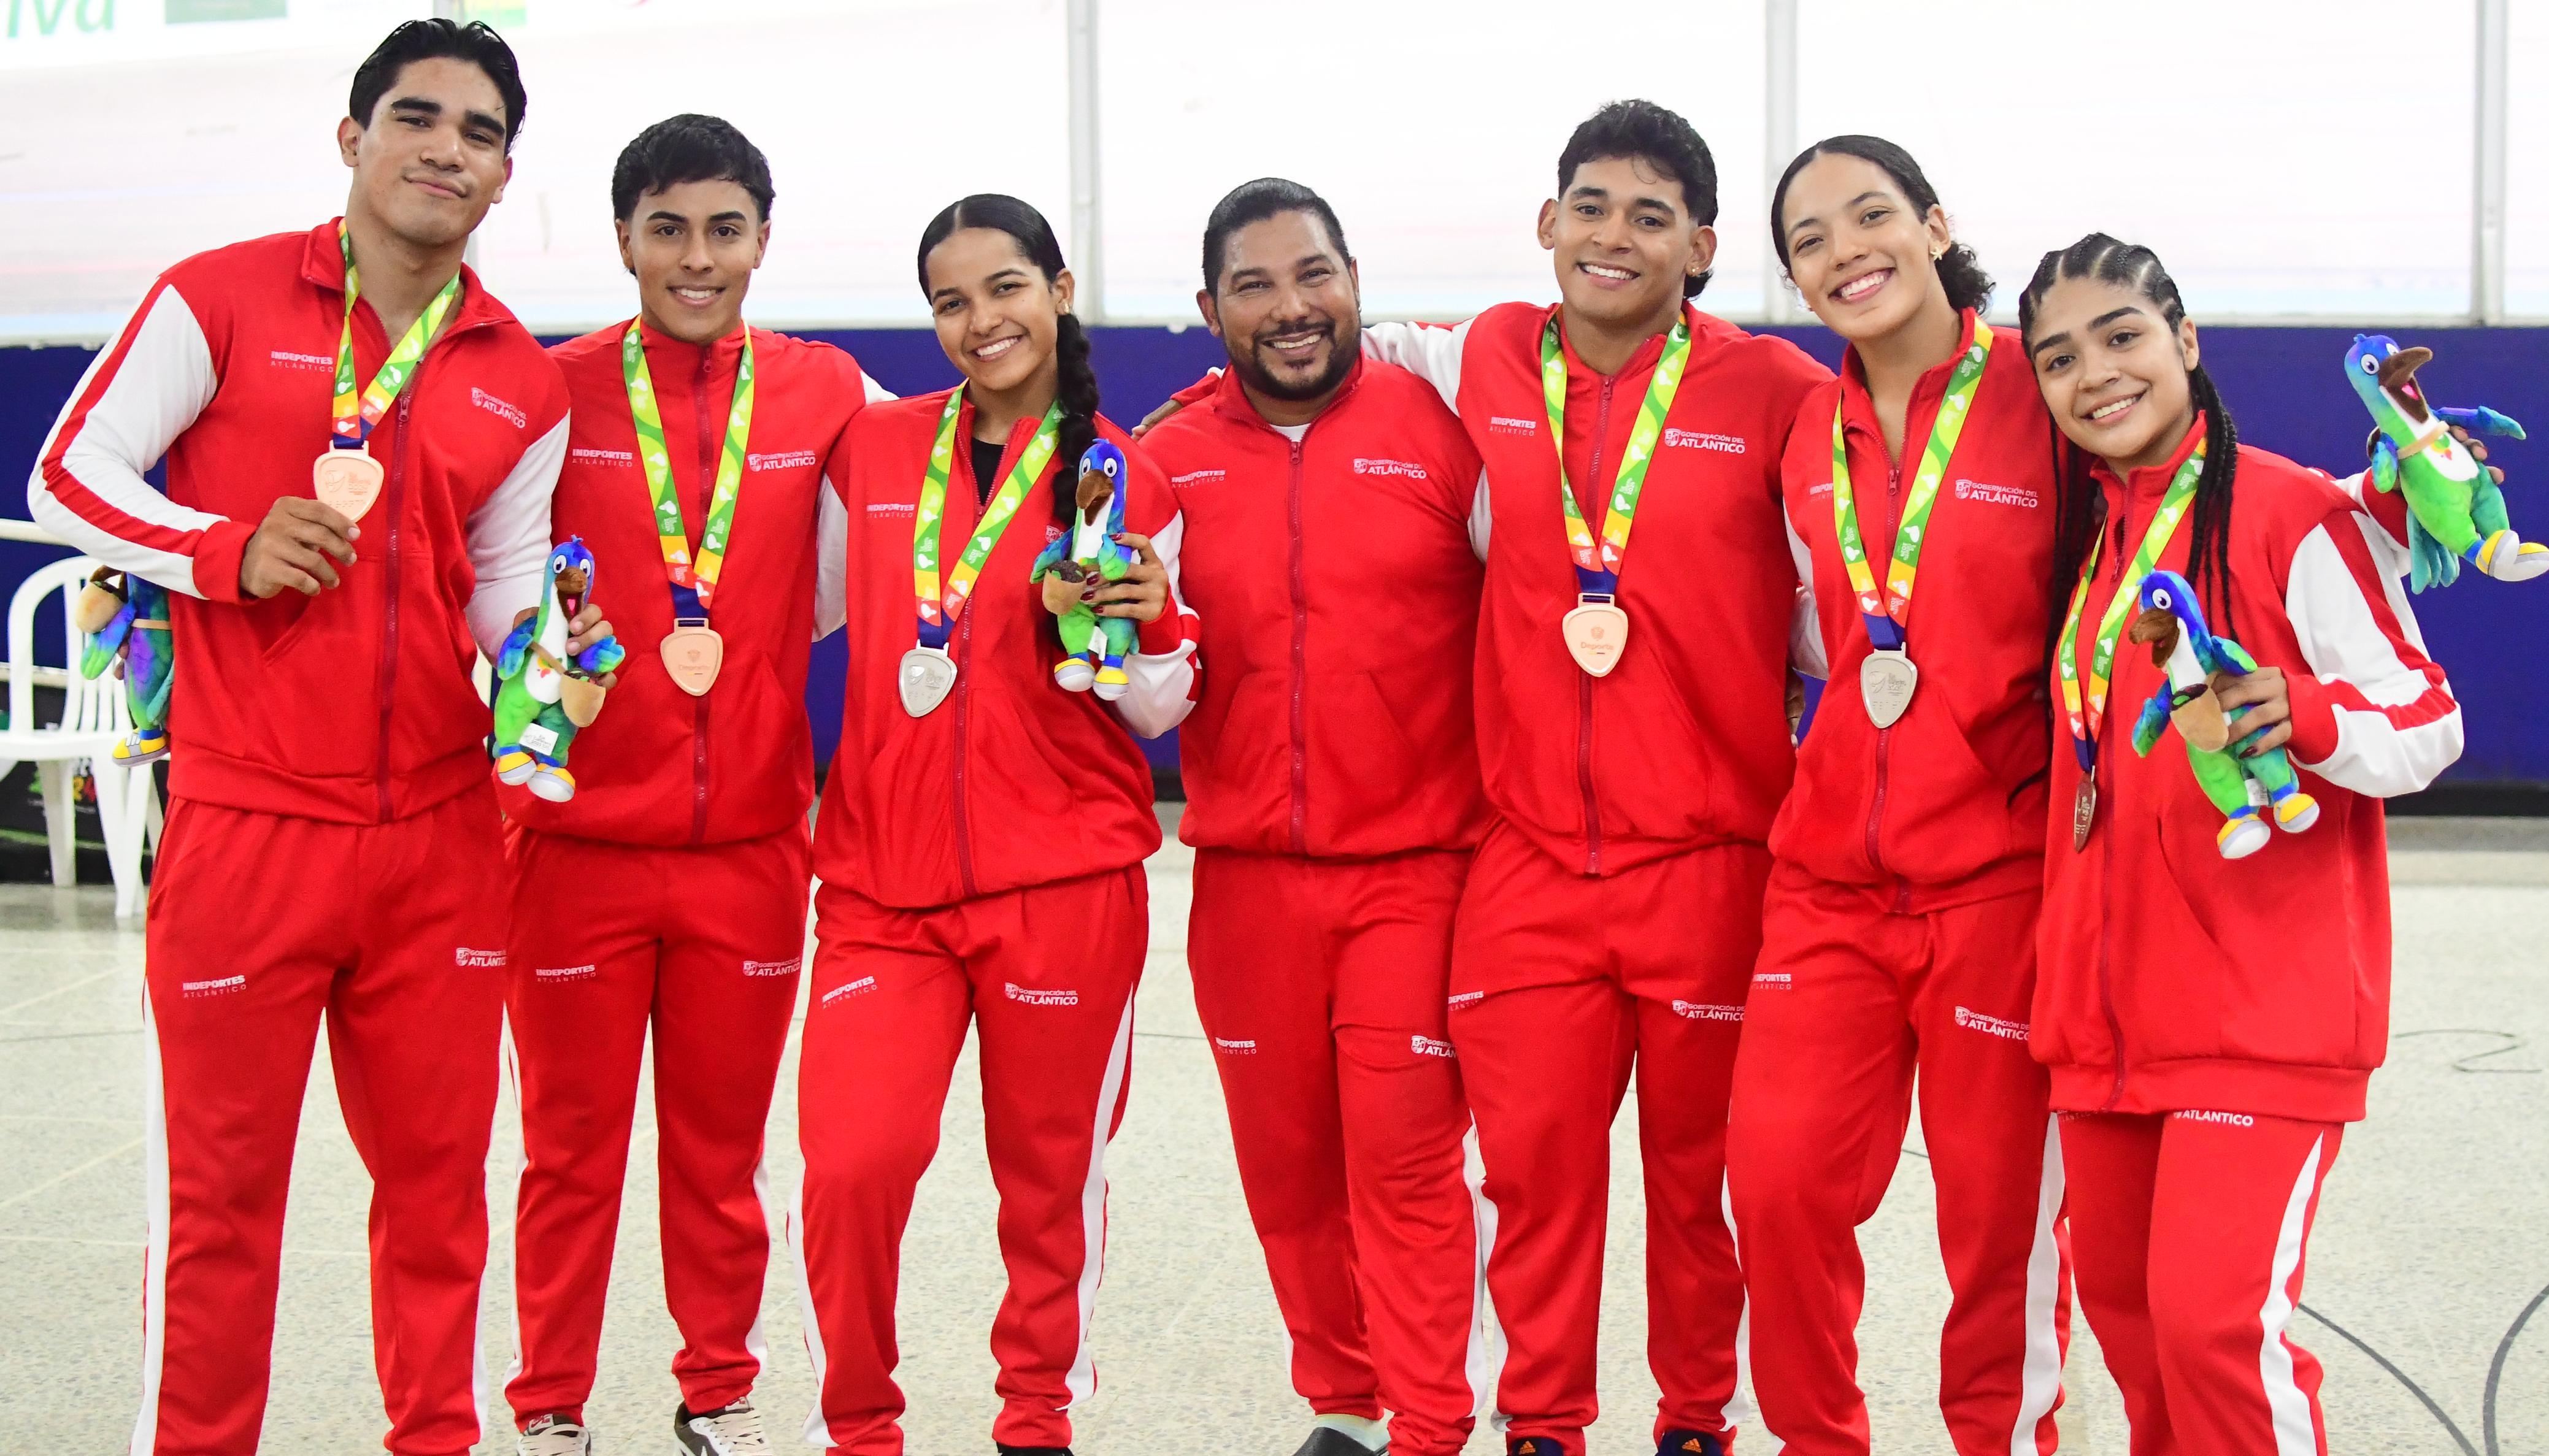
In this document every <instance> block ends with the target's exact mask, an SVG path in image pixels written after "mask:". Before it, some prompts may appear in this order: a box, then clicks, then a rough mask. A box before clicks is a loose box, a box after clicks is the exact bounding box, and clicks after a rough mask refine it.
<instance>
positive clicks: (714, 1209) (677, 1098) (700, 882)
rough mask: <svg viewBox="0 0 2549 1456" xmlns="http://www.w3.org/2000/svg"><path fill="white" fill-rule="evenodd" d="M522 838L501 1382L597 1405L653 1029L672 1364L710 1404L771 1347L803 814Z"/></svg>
mask: <svg viewBox="0 0 2549 1456" xmlns="http://www.w3.org/2000/svg"><path fill="white" fill-rule="evenodd" d="M507 851H508V856H509V858H510V860H511V862H512V867H513V871H514V897H513V905H514V929H513V937H512V941H511V944H510V945H509V947H508V958H509V963H510V968H511V973H512V977H513V984H512V989H511V991H510V992H509V993H508V995H507V998H506V1010H507V1012H508V1013H509V1014H510V1015H511V1017H512V1019H513V1030H514V1057H515V1064H516V1066H517V1068H518V1081H519V1089H520V1097H521V1108H522V1152H523V1165H522V1172H521V1183H520V1186H519V1190H518V1192H517V1195H516V1206H517V1208H518V1210H519V1214H518V1217H517V1219H516V1222H515V1226H514V1308H515V1312H516V1313H515V1332H516V1338H517V1339H518V1340H519V1348H518V1349H517V1350H516V1351H515V1354H514V1368H513V1370H512V1371H511V1373H510V1376H509V1379H508V1382H507V1385H506V1388H505V1395H506V1398H507V1400H508V1401H509V1402H510V1403H511V1404H512V1406H513V1409H514V1415H515V1418H516V1420H517V1421H525V1420H530V1419H533V1418H535V1417H537V1416H540V1415H543V1414H552V1413H553V1414H558V1415H563V1416H566V1417H568V1418H570V1419H573V1420H576V1421H577V1422H579V1423H581V1421H582V1420H583V1412H584V1402H585V1398H586V1397H587V1396H589V1395H591V1394H592V1392H593V1372H594V1357H595V1352H596V1350H597V1349H598V1348H599V1346H600V1345H601V1342H602V1310H603V1303H604V1299H605V1297H606V1295H607V1294H608V1293H609V1290H610V1285H611V1250H612V1244H613V1241H614V1239H615V1238H616V1237H617V1235H618V1231H619V1204H620V1187H621V1184H622V1183H623V1181H624V1180H625V1178H626V1176H627V1171H628V1139H629V1125H630V1121H631V1118H632V1116H633V1114H634V1113H635V1111H636V1104H637V1068H638V1061H639V1058H640V1056H641V1055H642V1054H643V1052H644V1051H645V1047H646V1037H647V1033H648V1031H649V1029H650V1027H651V1029H652V1031H653V1033H654V1039H655V1129H656V1144H655V1165H656V1171H657V1177H658V1179H659V1183H660V1187H659V1190H658V1195H657V1196H658V1200H659V1208H660V1217H661V1219H662V1231H663V1250H664V1300H665V1304H666V1305H667V1306H668V1307H669V1308H670V1309H671V1311H672V1315H673V1323H674V1324H675V1325H676V1326H677V1327H678V1328H679V1329H680V1330H681V1331H682V1349H681V1352H680V1353H679V1354H678V1355H676V1356H675V1357H674V1360H673V1376H674V1378H675V1379H676V1380H678V1381H679V1382H680V1383H681V1387H682V1402H683V1404H685V1405H687V1406H689V1407H690V1408H691V1409H692V1410H716V1409H717V1408H719V1407H721V1406H726V1405H731V1404H732V1403H734V1402H735V1401H737V1400H740V1399H742V1398H743V1397H744V1396H745V1395H747V1394H749V1393H750V1392H751V1390H752V1382H753V1378H754V1377H755V1376H757V1375H759V1374H760V1373H761V1365H762V1361H763V1359H764V1357H765V1355H766V1349H765V1347H764V1345H763V1343H762V1338H761V1290H762V1281H763V1278H764V1276H765V1275H766V1273H767V1272H768V1267H769V1262H770V1237H771V1229H772V1226H773V1224H774V1223H775V1222H776V1221H775V1220H774V1219H773V1217H772V1215H773V1214H774V1213H775V1212H776V1210H775V1209H773V1208H770V1207H768V1206H767V1205H766V1204H765V1200H766V1199H767V1197H768V1192H769V1185H768V1182H767V1180H766V1179H765V1178H764V1176H763V1173H762V1166H761V1150H762V1149H761V1137H762V1129H763V1127H764V1126H765V1125H766V1124H767V1123H768V1122H769V1119H770V1097H771V1091H772V1088H773V1085H774V1084H775V1083H776V1081H777V1080H778V1076H779V1056H780V1052H781V1050H782V1049H783V1048H784V1047H786V1046H787V1042H788V1023H789V1021H790V1019H791V1018H792V1017H793V1016H794V1015H795V1014H796V1009H797V979H798V966H799V963H800V961H801V960H802V957H803V955H804V946H805V896H806V891H807V887H808V885H809V883H810V881H811V878H812V853H811V850H810V848H809V846H808V843H807V840H806V836H805V831H804V830H803V829H802V828H795V829H790V830H788V831H786V832H784V833H781V834H776V835H772V836H770V837H769V838H767V839H760V840H751V841H746V842H744V843H741V844H725V845H708V846H702V847H699V848H696V849H658V848H649V847H645V846H639V845H618V844H606V843H603V842H601V841H598V840H587V839H572V838H568V837H566V836H563V835H551V834H537V833H532V832H530V831H527V830H521V829H517V830H515V831H514V833H513V835H512V837H511V840H510V842H509V843H508V845H507Z"/></svg>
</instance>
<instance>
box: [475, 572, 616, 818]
mask: <svg viewBox="0 0 2549 1456" xmlns="http://www.w3.org/2000/svg"><path fill="white" fill-rule="evenodd" d="M593 571H594V567H593V553H592V552H591V551H588V550H586V549H585V545H584V538H583V537H582V536H570V537H568V538H567V539H566V540H565V541H563V542H560V543H559V545H558V548H557V549H556V550H554V551H552V552H550V553H549V562H548V580H547V581H546V583H545V584H543V586H542V588H541V592H540V604H539V608H538V609H537V610H536V611H534V612H533V613H532V614H531V615H529V616H528V617H525V618H523V619H522V620H521V621H519V622H518V623H516V624H515V626H514V630H513V633H512V634H511V635H510V636H508V637H507V638H506V639H505V645H504V647H503V648H502V649H501V650H500V651H499V652H498V654H497V657H496V675H497V677H499V678H501V679H502V680H504V685H503V686H502V687H500V688H498V689H497V692H496V777H497V778H498V779H499V780H500V781H502V782H505V783H527V784H529V785H530V789H531V792H533V793H535V794H538V795H539V796H540V797H541V798H544V799H547V800H548V801H549V802H550V803H553V804H562V803H565V802H566V801H567V800H568V799H571V798H573V797H575V775H574V774H570V773H568V772H567V767H566V756H567V749H568V748H569V746H571V745H572V744H573V743H574V742H575V735H576V730H577V729H579V728H585V727H589V726H590V725H591V724H592V722H593V720H594V719H595V718H597V717H599V716H601V713H602V698H603V691H604V688H603V684H602V683H599V682H596V681H595V680H596V679H599V678H601V677H603V676H605V675H607V674H609V673H611V672H613V671H614V670H616V669H617V668H618V666H619V665H620V664H621V663H623V662H625V661H627V658H628V651H627V649H626V648H623V647H621V646H620V645H619V640H618V639H617V638H615V637H612V636H605V637H603V638H602V640H600V641H598V642H595V643H593V644H591V645H590V646H588V647H586V648H585V649H584V651H582V652H580V653H576V654H574V655H573V656H571V657H570V656H569V655H568V653H567V646H566V644H567V636H568V631H569V623H571V622H573V621H574V619H575V615H576V613H577V612H580V611H582V610H583V609H584V604H585V601H586V599H587V598H588V597H589V596H590V595H591V594H592V591H593Z"/></svg>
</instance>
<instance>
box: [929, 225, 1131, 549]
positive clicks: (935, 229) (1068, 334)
mask: <svg viewBox="0 0 2549 1456" xmlns="http://www.w3.org/2000/svg"><path fill="white" fill-rule="evenodd" d="M967 227H991V228H994V229H997V230H998V231H1001V232H1005V233H1007V234H1008V235H1009V237H1010V238H1011V239H1012V240H1013V241H1015V242H1016V243H1017V245H1018V251H1019V252H1020V253H1021V254H1023V255H1024V256H1025V257H1026V260H1027V261H1028V262H1030V263H1033V264H1035V265H1036V271H1038V272H1040V273H1042V274H1043V275H1044V281H1045V282H1046V283H1047V284H1048V285H1050V284H1052V283H1053V282H1054V280H1056V279H1058V278H1060V277H1061V276H1062V271H1063V267H1064V264H1063V261H1062V240H1061V239H1060V238H1057V237H1056V236H1054V232H1053V225H1052V224H1051V223H1048V222H1046V221H1045V219H1044V214H1042V213H1039V212H1037V211H1036V210H1035V209H1034V208H1033V207H1030V206H1028V205H1027V204H1026V203H1023V202H1020V201H1019V200H1018V199H1016V198H1014V197H1010V196H1008V195H1006V194H1004V193H998V192H978V193H975V194H974V195H973V196H971V197H966V198H959V199H958V200H956V201H955V202H952V203H949V204H948V205H947V206H946V207H945V208H944V209H943V210H941V211H940V212H939V214H938V216H937V217H935V218H932V219H930V220H929V226H928V227H924V228H922V229H921V231H920V255H919V259H918V271H919V274H920V293H921V296H922V297H923V298H926V297H928V295H929V254H930V251H931V250H932V249H934V248H936V247H937V246H938V244H940V243H942V242H945V241H946V240H947V239H948V238H949V237H950V236H951V235H953V234H954V233H956V232H958V231H959V230H961V229H963V228H967ZM1053 358H1054V371H1055V374H1056V375H1057V376H1058V378H1057V388H1056V390H1055V394H1054V399H1055V401H1056V403H1058V404H1060V405H1061V406H1062V426H1061V428H1060V430H1058V431H1057V432H1056V439H1055V442H1054V451H1053V454H1054V460H1055V461H1056V463H1057V464H1058V465H1059V466H1060V467H1061V468H1060V469H1058V470H1056V471H1055V472H1054V474H1053V518H1054V519H1055V520H1057V521H1065V520H1069V519H1070V518H1071V516H1072V512H1073V510H1074V509H1075V508H1076V503H1077V500H1076V498H1077V495H1078V492H1079V489H1080V457H1081V456H1082V455H1084V454H1086V452H1087V450H1088V447H1089V446H1090V445H1092V444H1094V443H1096V440H1097V371H1096V370H1095V369H1093V368H1091V367H1090V365H1089V362H1088V329H1087V327H1086V325H1085V324H1083V323H1082V322H1081V321H1080V319H1079V318H1078V316H1076V315H1073V314H1070V313H1065V314H1064V315H1063V316H1062V318H1061V320H1060V322H1059V323H1058V325H1057V326H1056V328H1055V330H1054V340H1053Z"/></svg>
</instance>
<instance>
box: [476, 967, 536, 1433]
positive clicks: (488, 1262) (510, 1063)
mask: <svg viewBox="0 0 2549 1456" xmlns="http://www.w3.org/2000/svg"><path fill="white" fill-rule="evenodd" d="M508 1087H511V1088H512V1089H513V1091H514V1108H515V1118H514V1121H515V1124H516V1125H517V1126H518V1127H519V1125H520V1123H521V1105H522V1098H521V1092H522V1079H521V1078H520V1076H519V1075H518V1074H517V1073H516V1071H515V1068H514V1014H513V1012H512V1011H511V1010H510V1009H508V1010H507V1011H506V1012H505V1013H504V1015H503V1016H502V1017H501V1018H500V1019H499V1020H498V1022H497V1024H496V1108H495V1110H494V1111H493V1112H491V1113H490V1114H489V1115H488V1119H487V1158H488V1160H490V1161H492V1160H493V1159H494V1158H495V1156H496V1119H497V1118H500V1117H503V1116H504V1115H505V1114H504V1106H505V1089H506V1088H508ZM529 1158H530V1145H529V1143H528V1142H525V1143H524V1144H523V1148H522V1152H521V1154H520V1156H518V1157H516V1158H515V1159H514V1178H513V1190H514V1209H515V1215H514V1217H513V1218H511V1219H508V1220H506V1221H505V1229H506V1231H507V1232H509V1233H510V1232H511V1231H513V1229H514V1228H515V1226H516V1225H517V1224H519V1222H520V1221H521V1207H522V1164H523V1163H525V1162H527V1161H528V1160H529ZM478 1186H479V1187H481V1188H484V1187H486V1186H487V1163H486V1162H483V1161H482V1162H481V1163H479V1165H478ZM478 1225H479V1233H480V1237H479V1240H478V1242H479V1264H478V1318H477V1319H473V1320H471V1321H470V1324H469V1396H470V1401H471V1404H472V1405H474V1406H475V1407H476V1409H477V1412H478V1440H481V1441H483V1440H485V1439H487V1408H488V1405H489V1392H488V1390H487V1302H488V1301H489V1300H490V1299H492V1298H494V1296H495V1293H496V1211H495V1208H494V1206H493V1203H492V1201H491V1202H490V1206H489V1207H488V1208H487V1210H486V1211H485V1212H484V1213H483V1214H482V1215H481V1216H480V1218H479V1220H478ZM521 1275H522V1271H521V1264H520V1261H519V1260H517V1261H516V1262H515V1266H514V1291H513V1294H514V1300H513V1307H514V1308H513V1325H514V1358H513V1359H512V1360H511V1361H510V1362H508V1364H507V1369H509V1370H519V1369H520V1368H521V1363H522V1290H521ZM505 1383H506V1384H507V1385H512V1384H513V1377H512V1376H511V1375H508V1376H507V1377H506V1378H505ZM513 1426H514V1422H513V1419H512V1417H511V1415H510V1414H509V1415H508V1416H507V1418H506V1421H505V1428H506V1429H507V1430H508V1431H511V1430H512V1429H513ZM473 1444H474V1443H473Z"/></svg>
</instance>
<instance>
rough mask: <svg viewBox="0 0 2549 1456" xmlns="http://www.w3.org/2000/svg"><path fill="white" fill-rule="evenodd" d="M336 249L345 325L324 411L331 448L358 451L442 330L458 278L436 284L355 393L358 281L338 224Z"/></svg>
mask: <svg viewBox="0 0 2549 1456" xmlns="http://www.w3.org/2000/svg"><path fill="white" fill-rule="evenodd" d="M336 245H337V246H338V247H339V248H341V249H343V250H344V254H345V326H344V329H343V331H342V332H341V333H339V334H338V335H337V337H336V402H335V405H334V407H333V408H332V409H330V410H329V414H328V419H329V425H328V428H329V433H330V435H332V436H333V437H334V444H335V448H337V449H339V450H359V449H361V448H363V442H364V441H366V440H368V439H370V438H371V437H372V427H373V426H374V425H377V424H379V423H380V422H381V416H382V415H384V414H387V413H388V412H389V409H390V405H391V403H392V402H393V401H395V400H397V399H398V397H399V391H401V390H403V389H406V388H407V382H408V378H409V377H410V376H411V375H413V374H415V373H416V364H417V361H418V360H419V359H422V358H424V357H425V345H426V344H428V343H430V342H432V340H433V335H434V332H435V331H436V330H437V329H439V328H441V327H442V320H443V318H444V317H445V316H446V315H448V314H449V313H450V312H451V306H452V304H453V303H454V302H455V301H456V300H458V299H459V297H460V275H459V274H458V273H456V272H455V273H453V274H452V275H451V281H450V282H448V283H445V284H444V285H442V292H440V293H437V294H435V295H434V296H433V302H431V303H429V304H426V305H425V312H424V313H422V314H420V315H418V316H417V318H416V321H415V322H414V323H411V324H409V325H408V326H407V336H406V337H405V338H402V339H400V340H399V341H398V345H397V347H395V348H393V349H391V350H390V356H389V357H388V358H386V359H384V360H382V361H381V372H380V373H378V374H375V375H373V376H372V382H371V384H370V386H369V387H367V388H364V389H360V390H357V389H356V388H355V385H354V300H356V299H357V298H360V297H361V296H362V291H363V285H362V280H361V279H360V278H359V277H358V276H356V274H355V272H354V238H353V234H352V233H350V232H348V231H347V230H346V227H345V225H344V224H343V223H341V222H340V223H338V224H337V225H336Z"/></svg>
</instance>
